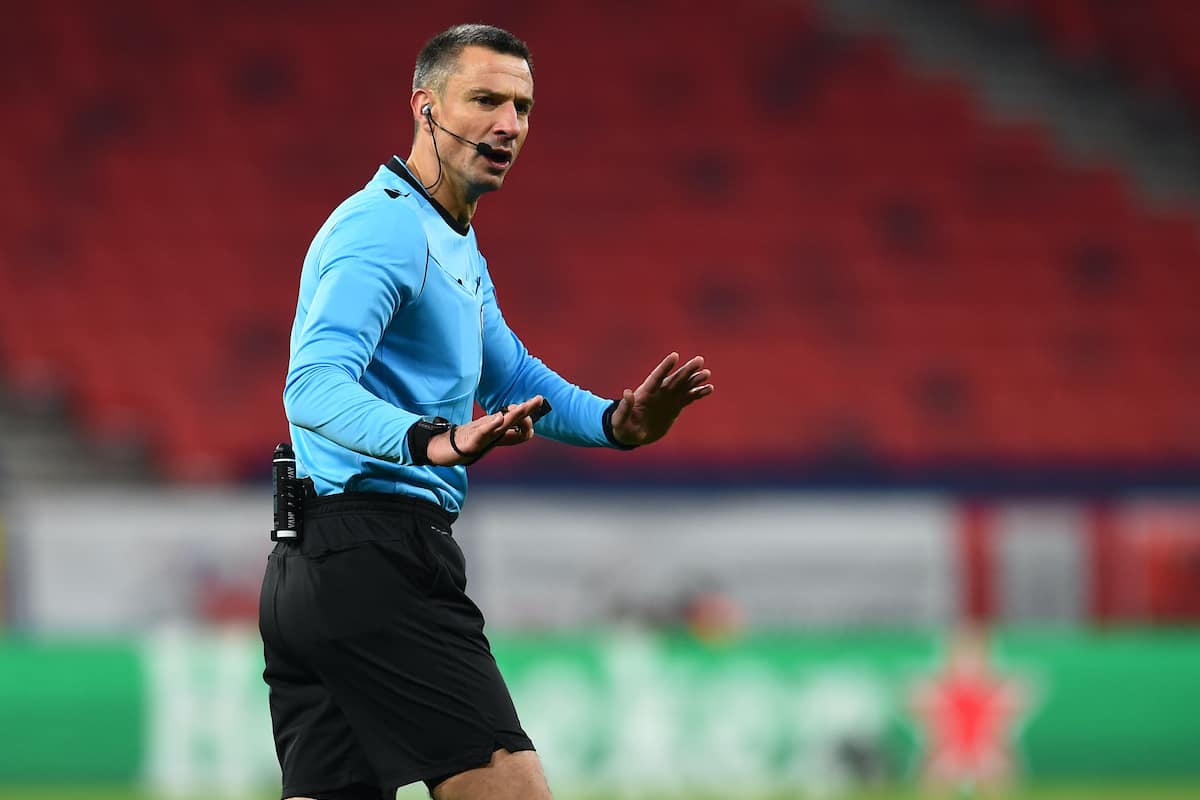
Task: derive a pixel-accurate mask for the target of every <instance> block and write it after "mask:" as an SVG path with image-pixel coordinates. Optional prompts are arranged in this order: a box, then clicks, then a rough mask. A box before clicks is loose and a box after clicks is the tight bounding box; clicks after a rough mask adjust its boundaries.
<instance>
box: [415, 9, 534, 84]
mask: <svg viewBox="0 0 1200 800" xmlns="http://www.w3.org/2000/svg"><path fill="white" fill-rule="evenodd" d="M471 45H474V46H476V47H486V48H487V49H488V50H491V51H493V52H496V53H502V54H504V55H510V56H518V57H520V58H523V59H525V63H526V64H528V65H529V71H530V72H531V73H532V72H533V59H532V58H530V56H529V45H527V44H525V42H523V41H521V40H520V39H518V38H517V37H516V36H513V35H512V34H511V33H509V32H508V31H506V30H504V29H503V28H497V27H494V26H492V25H479V24H466V25H455V26H454V27H453V28H448V29H446V30H444V31H442V32H441V33H439V34H438V35H437V36H434V37H433V38H432V39H430V40H429V41H428V42H426V43H425V46H424V47H422V48H421V52H420V54H419V55H418V56H417V67H416V69H414V70H413V91H414V92H415V91H416V90H417V89H429V90H430V91H432V92H434V93H435V94H438V95H441V93H442V90H444V89H445V88H446V80H447V79H448V78H449V77H450V71H451V69H452V67H453V66H454V63H455V62H456V61H457V60H458V56H459V54H460V53H462V51H463V48H464V47H469V46H471Z"/></svg>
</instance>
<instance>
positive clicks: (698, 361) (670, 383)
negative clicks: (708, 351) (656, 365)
mask: <svg viewBox="0 0 1200 800" xmlns="http://www.w3.org/2000/svg"><path fill="white" fill-rule="evenodd" d="M703 366H704V356H693V357H692V358H690V359H688V361H687V362H686V363H685V364H684V365H683V366H681V367H680V368H679V369H677V370H675V371H674V372H672V373H671V374H670V375H668V376H667V377H666V378H664V379H663V382H662V388H663V389H673V388H675V387H677V386H686V385H687V382H688V381H689V380H691V378H692V376H693V375H695V374H696V371H697V370H699V369H700V368H701V367H703Z"/></svg>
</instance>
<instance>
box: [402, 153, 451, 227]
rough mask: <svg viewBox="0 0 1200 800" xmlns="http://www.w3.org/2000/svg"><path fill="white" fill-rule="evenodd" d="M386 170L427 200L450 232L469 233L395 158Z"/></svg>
mask: <svg viewBox="0 0 1200 800" xmlns="http://www.w3.org/2000/svg"><path fill="white" fill-rule="evenodd" d="M387 168H388V169H390V170H391V171H392V172H394V173H396V174H397V175H399V176H400V177H401V178H403V179H404V180H405V181H407V183H408V185H409V186H411V187H413V188H414V189H416V190H417V193H418V194H420V195H421V197H424V198H425V199H426V200H428V201H429V204H430V205H431V206H433V207H434V209H435V210H436V211H437V212H438V214H440V215H441V217H442V219H443V220H445V222H446V224H447V225H449V226H450V230H452V231H454V232H455V233H457V234H458V235H459V236H466V235H467V234H468V233H470V232H471V226H470V225H459V224H458V220H456V219H455V218H454V217H452V216H451V215H450V212H449V211H447V210H446V209H445V208H443V207H442V204H441V203H439V202H438V201H437V200H434V199H433V198H432V197H430V196H429V192H427V191H425V187H424V186H422V185H421V182H420V181H419V180H417V179H416V178H415V177H414V176H413V174H412V173H411V172H409V171H408V167H407V166H405V164H404V162H403V161H401V160H400V159H399V158H397V157H396V156H392V157H391V159H389V160H388V162H387Z"/></svg>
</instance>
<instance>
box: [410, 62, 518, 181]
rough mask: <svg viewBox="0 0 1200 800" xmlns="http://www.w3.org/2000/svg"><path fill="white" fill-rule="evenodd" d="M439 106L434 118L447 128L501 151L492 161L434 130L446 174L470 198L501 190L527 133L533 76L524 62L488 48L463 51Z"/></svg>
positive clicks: (465, 137) (468, 146)
mask: <svg viewBox="0 0 1200 800" xmlns="http://www.w3.org/2000/svg"><path fill="white" fill-rule="evenodd" d="M438 106H439V107H438V108H436V109H435V110H434V114H433V116H434V119H435V120H437V121H438V122H439V123H441V124H442V125H443V126H445V127H446V128H447V129H449V130H452V131H454V132H455V133H457V134H458V135H459V136H462V137H463V138H464V139H470V140H471V141H473V142H487V143H488V144H489V145H491V146H492V147H493V148H495V149H496V150H499V151H501V153H500V155H499V156H498V157H497V158H488V157H485V156H482V155H480V154H479V153H478V152H476V151H475V150H474V149H473V148H472V147H471V146H470V145H466V144H463V143H462V142H460V141H458V140H457V139H454V138H452V137H450V136H448V135H446V134H445V133H444V132H443V131H438V130H436V129H435V132H436V134H437V143H438V151H439V152H440V153H441V157H442V161H443V163H444V164H445V168H446V171H447V172H448V173H450V174H451V175H453V176H454V178H455V179H456V182H458V183H459V184H460V185H462V186H466V187H467V190H468V193H469V194H474V195H479V194H483V193H484V192H494V191H495V190H497V189H499V188H500V187H501V186H502V185H503V184H504V176H505V175H506V174H507V173H508V171H509V170H510V169H511V168H512V165H513V162H515V161H516V160H517V155H518V154H519V153H520V152H521V146H522V145H523V144H524V143H525V136H526V135H527V134H528V133H529V112H530V110H531V109H532V108H533V75H532V73H530V71H529V65H528V64H527V63H526V62H525V59H523V58H520V57H518V56H513V55H505V54H501V53H496V52H494V51H492V50H488V49H487V48H485V47H474V46H472V47H465V48H463V51H462V53H460V54H459V56H458V63H457V64H456V66H455V69H454V71H453V72H452V73H451V75H450V77H449V79H448V80H447V82H446V89H445V92H444V93H443V97H442V99H441V102H440V103H439V104H438Z"/></svg>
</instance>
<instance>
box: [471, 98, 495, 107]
mask: <svg viewBox="0 0 1200 800" xmlns="http://www.w3.org/2000/svg"><path fill="white" fill-rule="evenodd" d="M475 102H476V103H481V104H483V105H485V106H494V105H495V103H494V102H493V101H492V98H490V97H476V98H475Z"/></svg>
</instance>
